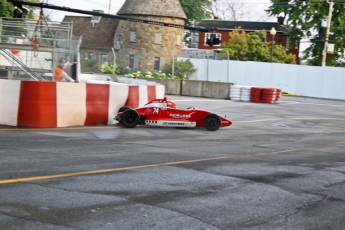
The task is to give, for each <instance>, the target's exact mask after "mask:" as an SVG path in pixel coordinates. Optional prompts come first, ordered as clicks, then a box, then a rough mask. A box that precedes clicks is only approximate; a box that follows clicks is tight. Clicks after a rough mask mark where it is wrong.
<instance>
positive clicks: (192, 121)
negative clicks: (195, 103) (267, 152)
mask: <svg viewBox="0 0 345 230" xmlns="http://www.w3.org/2000/svg"><path fill="white" fill-rule="evenodd" d="M114 119H115V120H117V121H118V122H119V123H120V124H122V125H124V126H125V127H127V128H134V127H135V126H137V125H151V126H168V127H205V128H206V129H207V130H209V131H215V130H217V129H219V127H225V126H230V125H231V124H232V122H231V121H230V120H228V119H227V118H225V117H223V116H220V115H217V114H214V113H211V112H209V111H206V110H201V109H196V108H193V107H190V108H187V109H178V108H176V104H175V102H174V101H171V100H167V98H166V97H164V98H163V99H154V100H151V101H149V102H148V103H147V104H146V105H144V106H143V107H139V108H136V109H132V108H130V107H128V106H122V107H121V108H120V109H119V111H118V113H117V115H116V117H115V118H114Z"/></svg>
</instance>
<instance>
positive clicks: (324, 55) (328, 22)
mask: <svg viewBox="0 0 345 230" xmlns="http://www.w3.org/2000/svg"><path fill="white" fill-rule="evenodd" d="M327 3H328V4H329V12H328V19H327V32H326V39H325V47H324V48H323V57H322V67H325V66H326V58H327V47H328V40H329V34H330V30H331V20H332V12H333V5H334V2H333V1H332V2H329V1H327Z"/></svg>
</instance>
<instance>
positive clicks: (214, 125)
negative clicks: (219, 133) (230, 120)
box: [204, 113, 221, 131]
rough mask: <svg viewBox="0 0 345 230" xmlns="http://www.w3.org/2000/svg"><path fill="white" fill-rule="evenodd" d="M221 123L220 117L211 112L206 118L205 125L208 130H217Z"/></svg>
mask: <svg viewBox="0 0 345 230" xmlns="http://www.w3.org/2000/svg"><path fill="white" fill-rule="evenodd" d="M220 124H221V120H220V117H219V116H218V115H217V114H214V113H210V114H207V115H206V116H205V118H204V126H205V128H206V129H207V130H208V131H216V130H217V129H219V127H220Z"/></svg>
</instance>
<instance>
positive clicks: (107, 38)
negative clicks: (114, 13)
mask: <svg viewBox="0 0 345 230" xmlns="http://www.w3.org/2000/svg"><path fill="white" fill-rule="evenodd" d="M91 18H92V17H91V16H65V18H64V19H63V21H64V22H70V21H73V35H74V36H77V37H80V36H83V38H82V43H81V47H87V48H111V47H113V46H114V35H115V30H116V28H117V25H118V23H119V21H118V20H117V19H113V18H101V20H100V21H99V23H94V26H93V25H92V23H91Z"/></svg>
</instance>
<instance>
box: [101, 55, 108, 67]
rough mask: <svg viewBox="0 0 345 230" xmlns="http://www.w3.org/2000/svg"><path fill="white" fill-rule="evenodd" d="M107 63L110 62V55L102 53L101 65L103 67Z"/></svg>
mask: <svg viewBox="0 0 345 230" xmlns="http://www.w3.org/2000/svg"><path fill="white" fill-rule="evenodd" d="M106 62H108V54H106V53H100V57H99V64H100V65H102V64H104V63H106Z"/></svg>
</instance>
